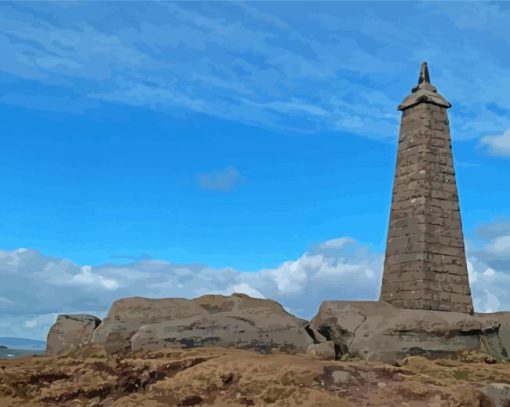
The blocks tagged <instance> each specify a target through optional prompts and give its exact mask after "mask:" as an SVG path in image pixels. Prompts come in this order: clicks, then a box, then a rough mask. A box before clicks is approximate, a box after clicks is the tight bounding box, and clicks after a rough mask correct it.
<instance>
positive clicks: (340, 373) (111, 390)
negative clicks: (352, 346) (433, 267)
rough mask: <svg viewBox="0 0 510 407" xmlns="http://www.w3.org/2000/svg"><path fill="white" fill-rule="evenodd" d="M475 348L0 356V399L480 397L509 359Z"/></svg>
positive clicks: (90, 402) (113, 402) (176, 401)
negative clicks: (390, 360)
mask: <svg viewBox="0 0 510 407" xmlns="http://www.w3.org/2000/svg"><path fill="white" fill-rule="evenodd" d="M494 362H495V361H494V360H491V359H490V358H488V357H487V356H486V355H483V354H460V355H458V356H456V357H453V358H451V359H438V360H433V361H432V360H427V359H425V358H422V357H408V358H406V359H404V360H403V361H400V362H399V363H395V365H390V364H383V363H378V362H365V361H356V360H352V361H319V360H315V359H311V358H309V357H307V356H304V355H287V354H271V355H261V354H258V353H255V352H252V351H244V350H236V349H220V348H196V349H186V350H182V349H167V350H164V351H159V352H152V353H148V354H145V355H138V356H137V355H134V356H132V357H127V358H122V359H121V358H111V357H107V355H106V353H105V352H104V351H103V350H102V349H101V348H98V347H94V348H87V349H86V350H84V349H81V350H80V351H77V352H75V353H74V354H71V355H68V356H66V357H59V358H50V357H45V356H39V357H25V358H20V359H16V360H0V406H2V407H10V406H13V407H14V406H26V407H30V406H66V407H67V406H69V407H72V406H91V407H92V406H126V407H130V406H150V407H157V406H201V405H204V406H232V407H233V406H289V407H291V406H314V407H343V406H361V407H363V406H385V407H387V406H409V407H414V406H436V407H450V406H452V407H455V406H466V407H468V406H469V407H473V406H484V405H487V404H484V402H483V401H482V399H483V396H481V393H480V391H479V390H478V389H479V388H481V387H483V386H484V385H485V384H490V383H508V384H510V364H508V363H494Z"/></svg>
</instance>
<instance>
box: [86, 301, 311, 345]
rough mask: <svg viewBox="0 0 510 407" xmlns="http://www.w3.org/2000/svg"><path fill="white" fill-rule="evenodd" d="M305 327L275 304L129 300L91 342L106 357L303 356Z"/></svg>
mask: <svg viewBox="0 0 510 407" xmlns="http://www.w3.org/2000/svg"><path fill="white" fill-rule="evenodd" d="M154 310H157V311H156V312H154ZM305 325H306V321H304V320H302V319H299V318H296V317H294V316H293V315H291V314H289V313H288V312H286V311H285V310H284V309H283V307H282V306H281V305H280V304H278V303H277V302H275V301H272V300H265V299H258V298H251V297H249V296H247V295H245V294H233V295H231V296H229V297H225V296H222V295H205V296H202V297H199V298H196V299H193V300H186V299H161V300H148V299H143V298H127V299H123V300H119V301H117V302H115V303H114V304H113V306H112V309H111V310H110V312H109V313H108V316H107V317H106V318H105V320H104V321H103V323H102V324H101V326H100V327H99V328H98V329H97V330H96V332H95V333H94V342H95V343H102V344H104V345H105V347H106V350H107V352H108V353H117V352H125V351H131V350H134V351H148V350H157V349H162V348H164V347H182V348H187V347H197V346H222V347H236V348H244V349H255V350H258V351H261V352H269V351H271V350H272V349H278V350H281V351H286V352H305V351H306V347H307V346H308V345H309V344H310V343H312V340H311V338H310V337H309V336H308V335H307V333H306V331H305V328H304V327H305Z"/></svg>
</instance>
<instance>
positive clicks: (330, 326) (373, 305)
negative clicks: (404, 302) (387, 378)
mask: <svg viewBox="0 0 510 407" xmlns="http://www.w3.org/2000/svg"><path fill="white" fill-rule="evenodd" d="M500 319H501V316H499V317H498V316H497V315H495V314H487V315H485V314H478V315H473V316H472V315H469V314H463V313H457V312H446V311H428V310H416V309H402V308H396V307H394V306H392V305H390V304H388V303H385V302H378V301H326V302H323V303H322V304H321V306H320V308H319V312H318V314H317V315H316V316H315V317H314V318H313V319H312V321H310V324H309V325H308V326H307V331H308V332H309V334H310V335H311V336H312V337H313V338H314V340H315V342H316V343H320V342H325V341H327V340H332V341H333V342H334V343H335V349H336V352H337V355H336V357H337V358H339V357H342V356H345V355H350V356H357V357H360V358H362V359H365V360H379V361H388V362H389V361H393V360H395V359H399V358H403V357H405V356H409V355H422V356H427V357H442V356H448V355H451V354H454V353H456V352H459V351H482V352H487V353H489V354H491V355H492V356H493V357H495V358H496V359H498V360H505V359H507V358H508V351H510V348H508V347H505V345H507V344H508V342H507V339H505V338H506V337H505V335H506V334H505V333H504V331H503V330H501V332H500V326H501V325H502V323H501V322H500Z"/></svg>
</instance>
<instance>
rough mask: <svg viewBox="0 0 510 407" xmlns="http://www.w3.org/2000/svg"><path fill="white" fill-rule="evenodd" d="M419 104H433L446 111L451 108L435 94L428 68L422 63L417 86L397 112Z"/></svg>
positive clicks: (441, 97)
mask: <svg viewBox="0 0 510 407" xmlns="http://www.w3.org/2000/svg"><path fill="white" fill-rule="evenodd" d="M420 102H427V103H433V104H436V105H439V106H442V107H446V108H447V109H448V108H450V107H452V105H451V103H450V102H448V101H447V100H446V99H445V98H444V97H443V96H441V95H440V94H439V93H437V89H436V87H435V86H433V85H432V84H431V83H430V75H429V68H428V66H427V63H426V62H422V64H421V69H420V77H419V78H418V85H417V86H415V87H414V88H413V89H412V90H411V94H410V95H409V96H407V97H406V98H405V99H404V101H403V102H402V103H401V104H400V105H399V106H398V109H399V110H405V109H407V108H408V107H411V106H414V105H416V104H417V103H420Z"/></svg>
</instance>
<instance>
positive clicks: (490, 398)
mask: <svg viewBox="0 0 510 407" xmlns="http://www.w3.org/2000/svg"><path fill="white" fill-rule="evenodd" d="M480 391H481V393H482V395H481V397H480V398H481V400H480V407H510V384H507V383H492V384H488V385H487V386H484V387H482V388H481V389H480Z"/></svg>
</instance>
